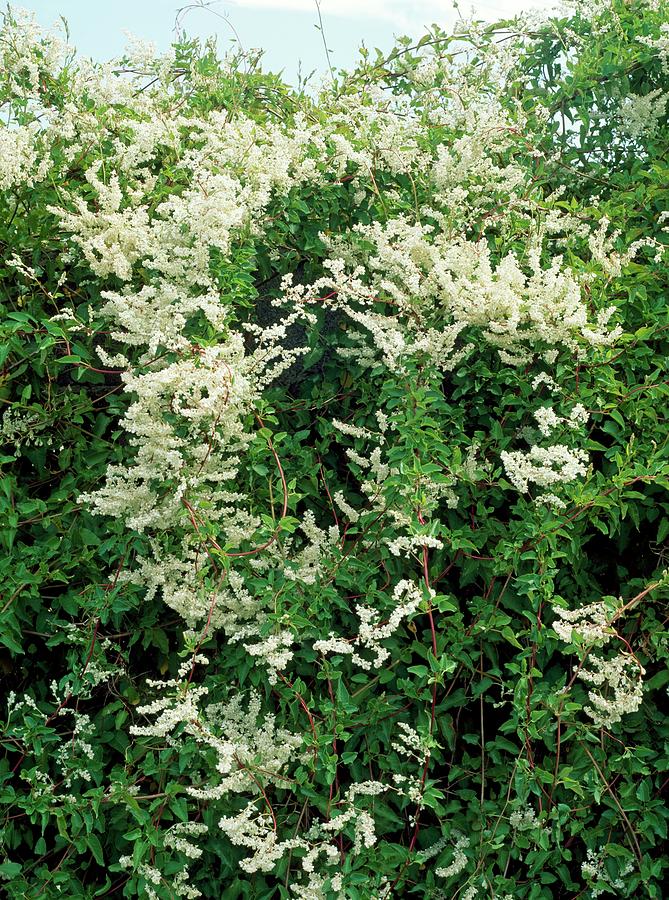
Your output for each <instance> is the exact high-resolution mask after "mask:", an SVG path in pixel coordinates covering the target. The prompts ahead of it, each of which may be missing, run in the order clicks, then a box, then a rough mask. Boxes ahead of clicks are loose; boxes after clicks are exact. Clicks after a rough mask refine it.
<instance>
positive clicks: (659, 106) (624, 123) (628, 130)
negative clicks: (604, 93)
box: [618, 88, 669, 140]
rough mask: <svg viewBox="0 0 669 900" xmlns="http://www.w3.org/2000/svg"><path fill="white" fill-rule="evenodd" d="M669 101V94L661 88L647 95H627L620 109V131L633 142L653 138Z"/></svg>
mask: <svg viewBox="0 0 669 900" xmlns="http://www.w3.org/2000/svg"><path fill="white" fill-rule="evenodd" d="M668 100H669V94H668V93H667V92H666V91H663V90H662V89H661V88H658V89H657V90H654V91H649V92H648V93H647V94H627V95H626V96H625V97H623V99H622V102H621V104H620V106H619V108H618V119H619V122H620V130H621V131H622V132H623V134H624V135H625V136H626V137H628V138H630V139H631V140H638V139H639V138H644V137H646V138H649V137H653V135H654V134H655V133H656V132H657V130H658V127H659V120H660V119H661V118H662V116H664V114H665V111H666V108H667V101H668Z"/></svg>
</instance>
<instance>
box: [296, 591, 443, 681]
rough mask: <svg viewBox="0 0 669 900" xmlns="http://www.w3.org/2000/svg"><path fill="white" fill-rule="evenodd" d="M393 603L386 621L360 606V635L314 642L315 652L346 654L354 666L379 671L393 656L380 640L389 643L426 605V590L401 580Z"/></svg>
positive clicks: (394, 592) (358, 607)
mask: <svg viewBox="0 0 669 900" xmlns="http://www.w3.org/2000/svg"><path fill="white" fill-rule="evenodd" d="M433 594H434V592H433ZM393 601H394V603H395V606H394V607H393V609H392V610H391V612H390V614H389V615H388V616H387V619H386V621H385V622H384V621H383V617H382V615H381V613H380V612H378V611H377V610H375V609H372V608H371V607H369V606H363V605H362V604H357V605H356V613H357V615H358V618H359V619H360V626H359V629H358V634H357V636H356V637H355V638H353V639H352V640H350V641H349V640H344V639H342V638H340V637H337V636H336V635H334V634H331V635H330V637H329V638H328V639H326V640H320V641H314V644H313V648H314V650H316V651H317V652H318V653H322V654H323V655H325V654H326V653H342V654H347V655H349V656H350V657H351V661H352V662H353V663H354V664H355V665H357V666H360V668H361V669H365V670H368V671H369V670H371V669H377V668H379V667H380V666H381V665H383V663H384V662H385V661H386V660H387V659H388V657H389V656H390V651H389V650H388V649H387V648H386V647H383V646H382V645H381V641H384V640H387V638H389V637H390V636H391V635H392V634H394V632H395V631H397V629H398V628H399V626H400V624H401V623H402V621H403V620H404V619H408V618H409V617H410V616H412V615H413V614H414V613H415V612H417V611H418V608H419V606H420V605H421V603H422V602H423V590H422V588H420V587H419V586H418V585H416V584H414V583H413V582H411V581H406V580H402V581H399V582H398V583H397V584H396V585H395V587H394V589H393ZM363 651H364V652H369V653H371V654H373V659H369V658H368V657H367V656H362V655H361V653H362V652H363Z"/></svg>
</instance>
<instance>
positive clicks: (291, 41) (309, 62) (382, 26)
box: [12, 0, 553, 81]
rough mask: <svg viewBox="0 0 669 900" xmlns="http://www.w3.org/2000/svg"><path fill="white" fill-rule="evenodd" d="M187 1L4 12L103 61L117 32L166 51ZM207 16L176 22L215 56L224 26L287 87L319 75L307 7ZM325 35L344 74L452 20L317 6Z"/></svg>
mask: <svg viewBox="0 0 669 900" xmlns="http://www.w3.org/2000/svg"><path fill="white" fill-rule="evenodd" d="M189 3H191V5H193V0H19V2H17V3H14V4H12V5H16V6H22V7H23V8H25V9H28V10H30V11H32V12H34V13H35V14H36V16H37V18H38V20H39V21H40V22H41V23H42V24H44V25H50V24H51V23H52V22H53V21H54V20H56V19H57V18H58V17H59V16H60V15H62V16H64V17H65V18H66V19H67V21H68V24H69V26H70V33H71V36H72V43H74V44H75V46H77V47H78V48H79V49H80V50H81V51H82V52H83V53H85V54H88V55H91V56H94V57H96V58H98V59H104V58H108V57H111V56H115V55H118V54H119V53H121V52H122V50H123V47H124V46H125V43H126V39H125V37H124V34H123V32H124V30H127V31H130V32H132V33H133V34H134V35H136V36H137V37H140V38H143V39H144V40H149V41H153V42H154V43H155V44H156V45H157V46H158V48H159V49H164V48H166V47H167V46H168V45H169V43H170V39H171V37H172V29H173V27H174V22H175V17H176V14H177V11H178V10H179V8H181V7H184V6H186V5H187V4H189ZM529 5H531V6H535V7H540V8H545V7H547V6H552V5H553V2H552V0H531V2H530V3H529V4H526V3H523V2H522V0H476V2H474V3H471V2H467V0H462V2H461V10H462V12H463V13H465V12H469V11H470V10H471V9H472V8H474V10H475V11H476V13H477V14H478V15H479V16H480V17H481V18H486V19H496V18H500V17H504V16H509V15H513V14H514V13H515V12H519V11H520V10H522V9H527V8H528V6H529ZM211 8H212V10H213V11H215V12H216V13H218V16H217V15H214V14H213V13H212V12H211V11H207V10H204V9H193V8H191V9H189V10H188V11H187V12H186V13H185V18H184V19H183V22H184V25H185V27H186V30H187V31H188V32H189V33H190V34H193V35H200V36H206V35H210V34H216V35H217V37H218V42H219V46H220V47H221V49H223V48H224V47H226V46H227V45H228V44H229V42H230V40H231V39H232V38H233V31H232V28H231V27H230V25H228V24H226V22H225V21H223V20H222V19H221V18H220V16H224V17H226V18H227V19H228V21H229V23H230V24H231V25H232V26H233V27H234V29H235V31H236V32H237V34H238V35H239V38H240V40H241V43H242V46H244V47H245V48H247V49H248V48H249V47H262V48H264V50H265V51H266V55H265V60H266V65H267V67H269V68H271V69H274V70H275V71H277V70H279V69H284V71H285V75H286V77H287V78H288V79H289V80H291V81H294V80H295V78H296V73H297V69H298V61H301V62H302V69H303V71H307V72H308V71H310V70H311V69H317V70H318V71H324V70H325V69H326V65H327V64H326V59H325V51H324V49H323V43H322V39H321V36H320V34H319V32H318V31H317V30H316V27H315V26H316V25H317V24H318V13H317V7H316V2H315V0H218V2H216V3H213V4H212V7H211ZM321 13H322V17H323V23H324V30H325V35H326V38H327V42H328V47H329V48H330V50H331V57H332V63H333V65H334V66H348V65H350V64H351V63H352V62H353V61H354V60H355V58H356V55H357V54H356V48H357V47H358V45H359V44H360V43H361V42H364V43H365V44H366V45H367V46H368V47H370V48H374V47H380V48H381V49H383V50H389V49H390V47H391V46H392V43H393V37H394V36H395V35H398V34H417V33H420V32H421V31H422V29H423V27H424V26H425V25H428V24H430V23H431V22H438V23H439V24H440V25H448V24H449V23H452V22H454V21H455V19H456V13H455V12H454V10H453V7H452V3H451V2H450V0H321Z"/></svg>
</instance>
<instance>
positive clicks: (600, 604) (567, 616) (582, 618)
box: [552, 600, 616, 644]
mask: <svg viewBox="0 0 669 900" xmlns="http://www.w3.org/2000/svg"><path fill="white" fill-rule="evenodd" d="M615 608H616V607H612V605H611V603H610V602H606V601H605V600H598V601H597V602H596V603H588V604H587V605H586V606H581V607H579V608H578V609H566V608H564V607H562V606H557V605H554V606H553V611H554V612H555V613H556V615H557V618H556V619H555V621H554V622H553V626H552V627H553V631H554V632H555V633H556V634H557V636H558V637H559V638H560V639H561V640H563V641H564V642H565V643H567V644H570V643H571V642H572V640H573V637H574V634H575V633H576V634H577V635H578V636H579V637H580V638H582V640H584V641H585V642H586V643H588V644H606V643H607V642H608V641H609V640H610V639H611V637H612V636H613V635H614V634H615V631H614V629H613V628H612V627H611V622H612V620H613V617H614V615H615Z"/></svg>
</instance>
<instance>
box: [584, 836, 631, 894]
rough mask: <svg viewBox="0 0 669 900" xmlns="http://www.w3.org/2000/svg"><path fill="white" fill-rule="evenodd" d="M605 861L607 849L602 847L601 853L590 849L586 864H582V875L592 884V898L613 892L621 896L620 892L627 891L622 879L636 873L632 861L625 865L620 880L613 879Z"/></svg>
mask: <svg viewBox="0 0 669 900" xmlns="http://www.w3.org/2000/svg"><path fill="white" fill-rule="evenodd" d="M605 859H606V848H604V847H600V849H599V852H596V851H595V850H592V849H588V851H587V855H586V859H585V862H583V863H581V874H582V875H583V877H584V878H585V880H586V881H588V882H590V894H591V896H592V897H599V895H600V894H605V893H611V892H613V893H615V894H616V895H617V896H621V893H620V892H622V891H624V890H625V883H624V881H623V880H622V879H623V878H624V877H625V876H626V875H629V874H630V873H631V872H633V871H634V862H633V861H632V860H630V861H629V862H628V863H626V864H625V866H624V867H623V868H622V869H621V871H620V877H619V878H612V877H611V875H609V873H608V871H607V869H606V866H605V864H604V863H605ZM592 882H594V884H593V883H592ZM597 882H599V886H597Z"/></svg>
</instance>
